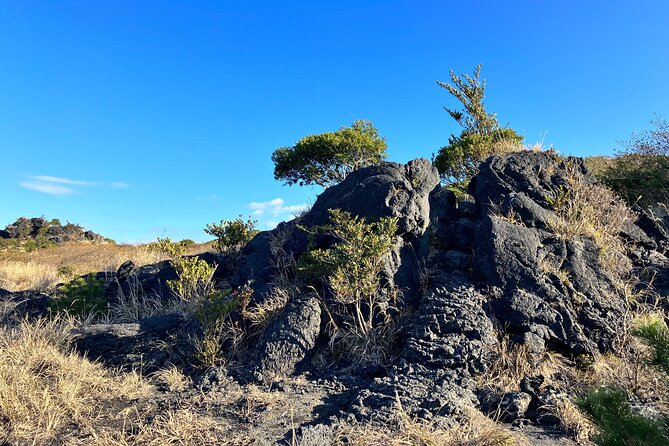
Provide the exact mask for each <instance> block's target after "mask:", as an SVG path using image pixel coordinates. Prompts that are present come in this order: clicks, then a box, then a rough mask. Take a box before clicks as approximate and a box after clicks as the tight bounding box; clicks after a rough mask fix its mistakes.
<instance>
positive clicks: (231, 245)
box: [204, 215, 258, 254]
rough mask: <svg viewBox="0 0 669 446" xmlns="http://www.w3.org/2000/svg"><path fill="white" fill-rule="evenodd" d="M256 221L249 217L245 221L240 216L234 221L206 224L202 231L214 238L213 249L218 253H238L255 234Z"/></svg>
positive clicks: (256, 231)
mask: <svg viewBox="0 0 669 446" xmlns="http://www.w3.org/2000/svg"><path fill="white" fill-rule="evenodd" d="M257 225H258V221H257V220H252V219H251V217H249V218H248V219H247V220H246V221H244V219H243V218H242V216H241V215H240V216H239V217H238V218H235V219H234V220H221V222H220V223H211V224H208V225H207V227H206V228H205V229H204V232H206V233H207V234H209V235H213V236H214V237H216V240H215V242H214V243H215V248H216V250H217V251H218V252H220V253H232V254H235V253H238V252H239V251H240V250H241V249H242V248H243V247H244V245H245V244H246V243H248V242H249V241H250V240H251V239H252V238H253V237H254V236H255V235H256V234H257V233H258V230H257V229H256V227H257Z"/></svg>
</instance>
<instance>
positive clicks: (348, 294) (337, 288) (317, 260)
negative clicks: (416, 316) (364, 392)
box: [299, 209, 397, 361]
mask: <svg viewBox="0 0 669 446" xmlns="http://www.w3.org/2000/svg"><path fill="white" fill-rule="evenodd" d="M329 213H330V223H329V224H327V225H324V226H321V227H315V228H312V231H315V232H317V233H325V234H330V235H332V236H333V237H334V238H335V240H336V242H335V243H334V245H333V246H332V247H331V248H328V249H313V250H310V251H308V252H307V253H305V254H304V255H303V256H302V257H301V258H300V265H299V269H300V271H302V273H303V274H306V275H307V276H312V277H314V276H316V277H322V278H323V280H324V281H325V283H326V284H327V286H328V287H329V288H330V289H331V290H332V293H333V297H334V301H335V302H334V305H332V306H331V308H330V309H329V310H330V314H332V315H334V316H335V317H336V318H337V319H338V320H339V322H341V324H342V326H341V328H335V330H334V332H333V339H337V338H341V339H342V341H343V342H344V344H345V345H346V346H347V348H345V349H344V350H345V351H346V353H349V354H351V355H352V356H354V357H356V359H358V360H365V361H366V360H368V359H371V360H372V361H378V359H379V358H378V355H377V353H378V352H373V351H372V349H374V348H376V347H378V345H379V342H382V341H383V339H381V338H382V336H381V335H382V334H385V333H384V332H385V331H386V330H385V329H386V328H387V325H388V323H389V322H390V316H389V309H390V308H389V305H388V297H387V296H384V295H383V293H381V290H380V288H381V271H382V268H383V262H384V260H385V259H386V258H387V256H388V255H389V254H390V252H391V249H392V247H393V244H394V243H395V233H396V232H397V218H395V217H385V218H382V219H380V220H379V221H378V222H375V223H367V222H366V221H365V219H364V218H359V217H353V216H351V214H350V213H348V212H345V211H341V210H339V209H331V210H330V211H329ZM333 323H335V326H336V321H333ZM370 357H371V358H370Z"/></svg>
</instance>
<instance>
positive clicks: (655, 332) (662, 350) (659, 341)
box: [632, 319, 669, 375]
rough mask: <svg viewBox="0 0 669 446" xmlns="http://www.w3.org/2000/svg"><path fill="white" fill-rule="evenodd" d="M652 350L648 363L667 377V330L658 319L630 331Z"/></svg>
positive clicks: (668, 353)
mask: <svg viewBox="0 0 669 446" xmlns="http://www.w3.org/2000/svg"><path fill="white" fill-rule="evenodd" d="M632 334H633V335H634V336H637V337H639V338H641V339H643V340H644V341H645V342H646V343H647V344H648V345H649V346H650V347H651V349H652V350H653V354H652V356H651V358H650V360H649V363H650V364H651V365H652V366H654V367H657V368H659V369H660V370H662V371H664V373H666V374H667V375H669V329H668V328H667V326H666V324H665V323H664V321H662V320H660V319H654V320H650V321H648V322H646V323H644V324H641V325H639V326H638V327H636V328H634V330H633V331H632Z"/></svg>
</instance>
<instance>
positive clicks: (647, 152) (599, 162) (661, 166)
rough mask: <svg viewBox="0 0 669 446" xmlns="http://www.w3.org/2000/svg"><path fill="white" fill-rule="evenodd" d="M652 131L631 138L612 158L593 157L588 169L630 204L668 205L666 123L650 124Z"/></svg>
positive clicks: (668, 128)
mask: <svg viewBox="0 0 669 446" xmlns="http://www.w3.org/2000/svg"><path fill="white" fill-rule="evenodd" d="M651 124H652V125H653V126H654V129H652V130H647V131H644V132H641V133H635V134H633V135H632V137H631V139H630V140H629V141H626V142H624V144H625V149H624V150H623V151H620V152H618V153H617V154H616V156H615V157H614V158H611V159H609V158H603V157H593V158H591V159H589V160H588V168H590V169H591V170H592V172H593V173H594V174H595V175H596V176H597V177H598V178H599V179H600V180H601V181H602V182H604V183H605V184H606V185H608V186H609V187H611V188H612V189H613V190H615V191H616V192H617V193H618V194H620V195H621V196H622V197H623V198H624V199H625V201H627V202H628V203H630V204H640V205H642V206H654V205H656V204H657V203H664V204H667V203H669V122H667V121H666V120H665V119H663V118H659V117H658V118H656V119H654V120H652V121H651Z"/></svg>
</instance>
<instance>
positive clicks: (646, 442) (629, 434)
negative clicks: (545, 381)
mask: <svg viewBox="0 0 669 446" xmlns="http://www.w3.org/2000/svg"><path fill="white" fill-rule="evenodd" d="M576 404H577V406H578V407H579V408H580V409H581V410H583V411H584V412H585V413H586V414H588V416H589V417H590V418H591V419H592V421H593V422H594V423H595V424H596V425H597V427H598V430H599V432H598V434H597V435H596V436H595V438H594V440H595V442H596V443H597V444H598V445H600V446H623V445H624V446H655V445H657V446H660V445H666V444H669V431H668V430H667V423H666V420H653V419H650V418H647V417H644V416H643V415H641V414H639V413H637V412H635V411H634V410H633V409H632V408H631V406H630V404H629V402H628V400H627V395H626V394H625V393H624V392H623V391H621V390H618V389H615V388H611V387H603V388H599V389H595V390H591V391H590V392H588V393H587V394H586V395H585V396H584V397H583V398H581V399H579V400H577V401H576Z"/></svg>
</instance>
